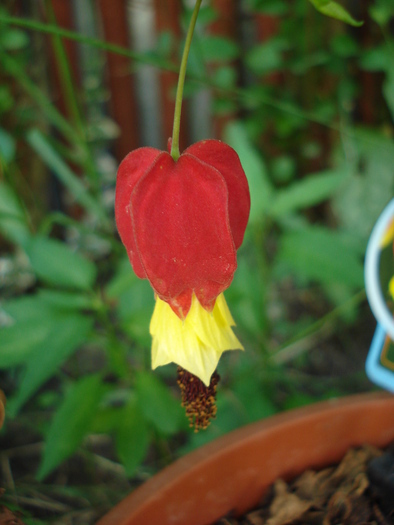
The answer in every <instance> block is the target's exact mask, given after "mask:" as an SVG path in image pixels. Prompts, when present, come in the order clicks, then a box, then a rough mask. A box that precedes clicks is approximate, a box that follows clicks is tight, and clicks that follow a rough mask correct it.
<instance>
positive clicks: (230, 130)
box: [224, 122, 273, 223]
mask: <svg viewBox="0 0 394 525" xmlns="http://www.w3.org/2000/svg"><path fill="white" fill-rule="evenodd" d="M224 140H225V141H226V142H227V143H228V144H229V145H230V146H231V147H232V148H234V149H235V151H236V152H237V153H238V155H239V158H240V161H241V164H242V167H243V169H244V170H245V174H246V176H247V178H248V182H249V189H250V198H251V208H250V217H249V223H259V222H261V219H262V217H263V216H264V215H265V214H266V213H267V210H268V207H269V204H270V202H271V199H272V194H273V187H272V185H271V182H270V180H269V178H268V173H267V169H266V166H265V163H264V161H263V159H262V157H261V156H260V154H259V152H258V151H257V150H256V149H255V148H254V146H253V144H252V143H251V140H250V139H249V137H248V134H247V131H246V129H245V126H244V125H243V124H242V123H241V122H232V123H231V124H229V125H228V126H227V127H226V129H225V131H224Z"/></svg>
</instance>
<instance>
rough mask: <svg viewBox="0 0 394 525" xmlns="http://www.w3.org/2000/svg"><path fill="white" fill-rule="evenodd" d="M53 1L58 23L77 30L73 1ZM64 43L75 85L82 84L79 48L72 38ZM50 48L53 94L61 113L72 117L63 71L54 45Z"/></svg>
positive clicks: (63, 26)
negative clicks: (61, 71) (60, 68)
mask: <svg viewBox="0 0 394 525" xmlns="http://www.w3.org/2000/svg"><path fill="white" fill-rule="evenodd" d="M51 3H52V8H53V12H54V15H55V18H56V22H57V24H58V25H59V26H60V27H62V28H64V29H69V30H75V27H74V14H73V9H72V2H65V1H64V0H51ZM47 22H49V23H50V20H47ZM48 38H49V40H51V37H48ZM63 45H64V49H65V52H66V56H67V60H68V64H69V66H70V70H71V75H72V77H73V81H74V85H76V86H80V85H81V77H80V74H79V67H78V50H77V46H76V43H75V42H73V41H72V40H68V39H63ZM49 49H50V52H49V60H50V66H51V67H50V69H51V72H52V75H53V77H52V81H53V88H54V92H53V95H54V97H55V102H56V105H57V108H58V109H59V111H61V113H62V114H63V115H64V116H65V117H67V118H71V111H70V109H69V107H68V102H67V98H66V95H65V92H64V89H63V86H62V79H61V73H60V70H59V64H58V61H57V59H56V55H55V52H54V48H53V45H50V46H49Z"/></svg>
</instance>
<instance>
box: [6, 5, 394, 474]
mask: <svg viewBox="0 0 394 525" xmlns="http://www.w3.org/2000/svg"><path fill="white" fill-rule="evenodd" d="M311 2H312V3H313V5H314V6H315V7H316V8H317V9H318V10H319V11H321V13H324V14H327V15H330V16H334V17H336V18H339V19H340V20H342V21H345V22H349V23H351V24H353V25H358V23H357V22H356V21H355V19H353V18H352V17H350V15H349V14H348V13H347V12H345V11H344V10H343V8H341V7H340V6H339V4H337V3H336V2H327V1H320V0H319V1H318V0H311ZM247 13H248V16H249V17H250V19H251V20H252V19H253V17H255V16H256V17H257V16H262V17H267V18H266V20H268V21H270V20H271V22H272V23H274V24H275V28H276V29H275V32H274V35H273V36H272V37H270V38H268V39H267V40H265V41H264V42H259V41H257V40H256V41H253V42H250V44H249V47H248V48H246V49H245V48H241V47H240V44H239V42H238V41H237V42H236V41H234V40H232V39H230V38H227V37H224V36H201V35H202V33H203V31H204V27H205V26H207V25H209V23H211V22H212V21H213V20H215V19H216V18H217V13H216V12H215V11H214V10H213V8H212V7H205V8H203V10H202V12H201V17H200V21H199V31H198V34H197V35H196V38H195V43H194V44H193V49H192V55H191V57H190V64H189V74H190V76H189V81H188V84H187V89H186V92H187V94H188V96H192V95H193V94H195V93H197V92H199V91H200V90H201V89H202V87H203V88H207V87H209V88H210V89H211V92H212V93H213V103H212V106H213V112H214V114H215V115H216V116H217V117H218V118H222V117H224V118H227V119H228V121H229V123H228V125H227V126H226V127H225V129H224V132H223V139H224V140H225V141H227V142H228V143H229V144H230V145H231V146H232V147H233V148H235V150H236V151H237V152H238V154H239V156H240V159H241V162H242V164H243V167H244V169H245V172H246V174H247V177H248V180H249V184H250V190H251V199H252V208H251V215H250V222H249V225H248V229H247V232H246V236H245V242H244V244H243V246H242V248H241V249H240V251H239V268H238V270H237V273H236V276H235V279H234V282H233V284H232V286H231V288H230V289H229V290H228V292H227V294H226V296H227V299H228V302H229V304H230V309H231V311H232V313H233V316H234V318H235V319H236V322H237V326H238V333H239V335H240V337H241V339H242V341H243V342H244V345H245V348H246V351H245V352H244V353H231V354H232V355H228V356H227V355H225V356H224V358H223V359H222V362H221V364H220V371H221V374H222V376H223V384H222V386H221V388H220V392H219V396H218V417H217V419H216V420H215V421H214V422H213V423H212V425H211V427H210V428H209V429H208V430H207V431H206V432H201V433H200V434H198V435H194V434H192V433H190V432H189V431H188V428H187V422H186V419H185V418H184V415H183V411H182V409H181V407H180V406H179V397H178V392H177V389H176V385H175V381H174V371H175V369H174V367H172V366H169V367H165V368H163V369H161V370H158V371H155V373H152V372H150V371H149V368H150V357H149V347H150V337H149V320H150V316H151V313H152V310H153V305H154V298H153V294H152V292H151V290H150V287H149V284H148V283H147V282H145V281H140V280H139V279H137V278H136V276H135V275H134V274H133V271H132V269H131V267H130V264H129V262H128V259H127V257H126V255H125V252H124V249H123V247H122V245H121V243H120V241H119V239H118V237H117V234H116V231H115V227H114V219H113V188H114V184H115V172H113V173H111V174H110V175H109V176H108V174H103V171H102V169H101V167H100V164H99V162H98V159H97V155H98V152H99V151H100V148H101V147H102V145H103V144H104V145H105V144H106V142H105V139H103V138H102V137H101V138H100V134H97V133H90V134H89V129H90V128H89V126H90V125H91V123H90V122H89V120H88V119H87V117H85V116H84V112H83V110H82V108H83V104H82V101H81V94H80V93H78V92H77V91H76V88H75V87H74V86H73V84H72V82H71V81H70V78H71V77H70V68H69V65H68V63H67V60H66V59H65V54H64V48H63V43H62V40H61V39H60V38H59V34H60V31H58V30H56V26H54V25H53V24H52V25H51V26H48V27H50V28H51V29H50V30H48V31H49V32H50V33H51V34H52V38H53V40H54V44H55V46H54V49H55V56H56V60H57V61H58V63H59V65H60V71H61V85H62V86H63V89H64V95H65V97H66V101H67V104H68V106H69V107H70V108H71V115H72V117H71V119H70V120H66V119H65V118H64V117H63V116H62V115H61V113H60V112H59V111H58V110H57V108H56V105H55V104H54V103H53V102H51V100H50V99H49V98H48V96H47V93H46V91H45V86H44V85H40V84H37V83H35V82H34V81H33V80H32V78H31V75H30V69H31V67H30V66H31V61H32V60H33V61H34V60H35V58H36V57H35V56H34V46H30V43H31V40H32V38H33V34H35V35H37V34H38V35H40V34H41V33H40V31H39V29H41V30H43V28H42V27H41V26H40V25H39V24H38V23H35V22H34V21H30V22H29V21H27V23H25V24H24V23H23V21H21V22H19V27H18V21H15V20H14V21H13V23H11V22H10V19H9V17H8V14H7V12H6V11H5V9H4V8H1V10H0V29H1V31H0V34H1V38H0V64H1V68H2V71H3V73H2V76H3V78H2V80H3V81H2V85H1V86H0V122H1V125H0V166H1V173H2V174H1V179H0V232H1V234H2V236H3V239H4V243H3V244H2V246H3V248H4V249H3V256H2V257H3V259H4V261H8V263H9V266H10V267H11V268H12V271H11V273H10V275H5V276H3V278H2V279H3V281H2V282H1V281H0V282H1V285H2V300H1V303H0V330H1V331H0V368H1V369H2V371H3V372H2V375H1V376H0V377H2V378H3V380H4V383H6V384H7V385H8V390H7V388H6V390H7V395H8V398H9V403H8V406H7V413H8V418H18V417H21V415H23V414H25V413H27V414H28V413H30V411H34V413H35V414H36V423H37V430H38V431H39V432H40V433H41V434H42V435H43V436H44V439H45V444H46V446H45V449H44V452H43V456H42V462H41V465H40V467H39V469H38V473H37V476H38V478H39V479H44V478H45V477H46V476H48V475H49V474H50V473H51V472H52V471H53V470H54V469H55V468H56V467H57V466H59V464H60V463H61V462H62V461H64V460H65V459H67V458H68V457H70V455H72V454H73V453H74V452H75V451H76V450H77V449H78V447H80V446H83V441H84V438H86V436H88V435H90V434H108V435H110V436H112V438H113V442H114V446H115V449H116V454H117V457H118V459H119V461H121V462H122V463H123V465H124V467H125V469H126V473H127V476H129V477H131V476H133V475H134V474H135V473H136V472H137V473H138V470H139V469H140V468H141V465H142V464H143V462H144V460H145V459H146V456H147V454H148V452H149V451H150V450H152V449H153V450H156V453H157V454H158V455H159V456H160V457H161V458H162V463H163V462H166V461H169V460H171V459H173V458H174V456H176V455H178V454H180V453H184V452H186V451H188V450H191V449H192V448H194V447H196V446H199V445H201V444H202V443H204V442H207V441H209V440H211V439H213V438H214V437H216V436H219V435H221V434H223V433H226V432H228V431H230V430H232V429H234V428H236V427H238V426H240V425H244V424H246V423H248V422H252V421H255V420H257V419H259V418H262V417H267V416H269V415H271V414H274V413H275V412H277V411H279V410H282V409H285V408H290V407H294V406H300V405H302V404H305V403H309V402H311V401H313V400H314V399H323V398H326V397H329V396H330V395H338V394H344V393H347V392H349V391H352V388H353V387H354V385H356V383H355V381H350V382H349V381H348V377H347V376H345V379H344V381H343V382H342V383H341V382H337V383H335V382H333V381H327V382H324V380H315V379H314V378H313V376H308V377H307V379H305V375H303V372H302V370H303V366H304V365H305V359H307V352H308V350H309V349H310V347H311V345H317V344H318V342H319V336H320V334H322V332H323V331H324V330H326V329H328V330H329V333H331V334H332V333H336V334H340V333H341V332H343V333H347V332H346V331H347V330H348V329H350V328H351V327H356V329H357V326H358V324H357V323H359V322H360V320H362V317H361V313H360V309H359V308H360V304H361V303H362V301H363V299H364V296H363V293H362V290H363V267H362V264H363V253H364V250H365V246H366V241H367V238H368V235H369V232H370V230H371V228H372V226H373V224H374V221H375V220H376V219H377V217H378V215H379V213H380V211H381V210H382V208H383V207H384V205H385V204H386V203H387V202H388V200H389V199H390V198H391V197H392V195H393V194H394V176H393V171H392V167H393V165H394V144H393V127H392V124H393V123H392V118H393V117H394V62H393V53H392V51H393V48H394V38H393V35H392V30H391V32H390V29H389V24H390V23H392V21H393V17H394V6H393V4H392V2H391V0H375V1H371V2H368V11H366V12H365V13H363V14H366V15H367V16H368V19H367V20H365V24H366V25H368V27H372V29H370V34H371V35H372V36H373V38H372V37H371V38H370V39H369V40H368V43H367V44H366V43H364V40H363V38H362V34H361V33H360V32H359V31H361V29H356V28H349V26H345V25H344V24H342V23H341V22H338V21H333V20H331V19H329V18H325V17H323V16H322V15H321V14H320V13H318V12H317V11H315V10H314V9H313V7H312V6H310V5H309V3H308V2H306V1H305V0H297V1H294V2H290V1H282V2H271V1H268V0H253V1H252V0H250V1H249V2H247ZM185 16H188V13H186V14H185ZM29 24H30V25H29ZM24 25H28V26H29V28H30V29H36V30H38V33H37V32H34V33H32V32H31V31H28V30H27V29H26V28H24V27H23V26H24ZM34 25H36V27H34ZM47 29H48V28H47ZM71 36H72V35H71ZM74 36H75V35H74ZM84 42H85V44H87V45H89V43H90V44H91V45H92V46H95V47H96V48H97V47H99V48H100V47H101V49H105V48H106V44H105V43H101V44H100V45H99V44H98V43H97V41H95V40H94V39H89V38H87V37H84ZM170 50H171V42H170V39H169V38H167V37H166V35H162V38H159V39H158V43H157V48H156V49H153V50H151V51H150V52H149V53H146V56H144V55H139V56H138V57H136V56H134V55H133V54H132V53H130V54H129V56H130V58H131V60H133V59H138V60H139V61H140V62H144V61H145V62H146V63H150V64H152V63H154V64H156V65H157V66H161V67H163V68H166V67H167V66H168V63H169V59H170V56H169V55H170ZM125 54H126V55H127V51H125ZM240 64H241V67H240ZM240 71H241V73H242V75H241V77H242V78H240ZM364 74H368V75H374V78H375V80H374V82H375V85H377V86H379V93H378V95H377V100H378V105H377V107H374V108H373V109H374V115H373V119H372V121H368V122H366V121H365V122H364V121H363V118H362V116H360V115H361V106H362V104H363V103H365V96H368V95H367V94H364V93H363V92H362V91H361V89H360V79H361V78H362V76H363V75H364ZM197 80H198V82H197ZM363 97H364V98H363ZM367 102H368V101H367ZM92 136H93V138H92ZM108 142H110V140H107V144H108ZM32 158H33V159H34V162H32ZM45 168H46V169H48V170H49V171H50V173H51V175H52V177H53V179H54V180H55V181H56V184H57V185H58V186H59V187H61V188H62V191H63V193H64V194H65V195H66V196H67V199H68V202H70V203H72V205H70V206H69V207H67V206H65V207H63V209H60V210H56V211H51V210H50V209H48V206H47V205H46V204H45V202H46V201H47V195H44V194H42V193H40V191H38V190H37V188H38V187H39V186H34V184H33V181H34V180H35V175H34V173H32V174H31V176H30V174H29V173H25V170H26V169H32V170H34V169H37V170H39V171H40V172H41V173H42V172H43V170H44V169H45ZM30 184H31V187H30V186H29V185H30ZM108 186H109V187H110V188H111V192H110V194H109V195H110V198H109V199H108V198H107V197H108V192H106V188H107V187H108ZM34 188H35V189H34ZM72 208H76V209H77V212H76V213H72V212H71V211H70V210H71V209H72ZM4 267H5V263H4ZM0 271H1V270H0ZM338 337H339V338H340V335H338ZM346 337H347V336H344V343H343V344H344V345H345V344H346V341H347V340H348V339H346ZM323 340H324V338H323ZM364 344H365V347H367V346H368V344H369V340H364ZM294 350H296V351H295V352H293V351H294ZM362 385H363V386H361V387H360V386H358V387H357V385H356V386H355V387H354V388H365V385H364V384H363V383H362ZM48 393H51V394H53V395H48ZM37 414H38V416H37ZM6 427H7V425H6ZM180 436H181V438H182V439H180ZM163 444H164V446H163ZM162 463H161V464H162Z"/></svg>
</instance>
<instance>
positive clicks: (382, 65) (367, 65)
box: [360, 45, 392, 71]
mask: <svg viewBox="0 0 394 525" xmlns="http://www.w3.org/2000/svg"><path fill="white" fill-rule="evenodd" d="M391 60H392V57H391V53H390V51H389V49H388V48H387V46H385V45H382V46H378V47H374V48H372V49H368V50H366V51H364V53H363V55H362V57H361V59H360V66H361V67H362V68H363V69H366V70H367V71H385V70H386V69H388V68H389V67H390V63H391Z"/></svg>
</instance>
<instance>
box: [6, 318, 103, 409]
mask: <svg viewBox="0 0 394 525" xmlns="http://www.w3.org/2000/svg"><path fill="white" fill-rule="evenodd" d="M51 323H52V325H51V328H50V330H49V332H48V333H47V334H46V337H45V338H44V340H43V341H42V342H41V344H40V345H35V347H34V351H32V352H30V353H29V355H28V356H27V358H26V361H25V365H26V368H25V370H24V372H23V374H22V379H21V384H20V388H19V390H18V391H17V392H16V394H15V396H14V397H13V398H11V399H10V401H9V403H8V405H7V408H8V413H9V414H10V416H15V415H16V414H17V412H18V411H19V410H20V408H21V407H22V406H23V405H24V403H26V401H27V400H28V399H30V397H31V396H32V395H33V394H34V393H35V392H36V391H37V390H38V389H39V388H40V387H41V385H43V384H44V383H45V382H46V381H47V380H48V379H49V378H50V377H52V376H53V375H54V374H55V373H56V372H57V371H58V370H59V369H60V367H61V366H62V365H63V363H64V362H65V361H66V359H68V358H69V357H70V356H71V355H72V354H73V353H74V352H75V351H76V350H77V349H78V347H79V346H81V345H82V344H83V343H84V342H86V340H87V338H88V335H89V332H90V331H91V329H92V327H93V319H90V318H88V317H85V316H82V315H78V314H75V313H73V312H72V313H68V312H62V313H60V312H56V313H53V316H52V317H51ZM26 344H28V341H26Z"/></svg>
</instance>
